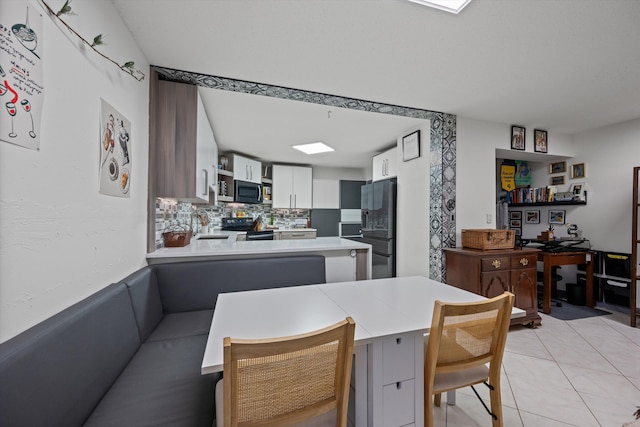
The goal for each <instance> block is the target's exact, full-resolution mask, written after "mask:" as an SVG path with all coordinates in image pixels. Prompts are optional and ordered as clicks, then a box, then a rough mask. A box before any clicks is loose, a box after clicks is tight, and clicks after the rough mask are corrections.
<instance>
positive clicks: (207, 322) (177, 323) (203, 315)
mask: <svg viewBox="0 0 640 427" xmlns="http://www.w3.org/2000/svg"><path fill="white" fill-rule="evenodd" d="M212 318H213V310H200V311H187V312H185V313H170V314H167V315H166V316H164V318H163V319H162V321H161V322H160V324H159V325H158V327H157V328H156V329H155V330H154V331H153V332H152V333H151V335H149V338H147V341H146V342H151V341H161V340H168V339H175V338H181V337H190V336H194V335H208V334H209V330H210V329H211V319H212Z"/></svg>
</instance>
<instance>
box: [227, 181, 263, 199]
mask: <svg viewBox="0 0 640 427" xmlns="http://www.w3.org/2000/svg"><path fill="white" fill-rule="evenodd" d="M233 184H234V187H235V190H234V195H233V201H234V202H236V203H253V204H256V203H262V185H261V184H256V183H255V182H247V181H234V182H233Z"/></svg>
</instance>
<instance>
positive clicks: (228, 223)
mask: <svg viewBox="0 0 640 427" xmlns="http://www.w3.org/2000/svg"><path fill="white" fill-rule="evenodd" d="M254 225H255V221H254V219H253V218H222V229H223V230H227V231H246V232H247V240H273V230H263V231H254V230H253V228H254Z"/></svg>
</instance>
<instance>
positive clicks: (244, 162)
mask: <svg viewBox="0 0 640 427" xmlns="http://www.w3.org/2000/svg"><path fill="white" fill-rule="evenodd" d="M232 161H233V179H235V180H238V181H248V182H254V183H256V184H261V183H262V176H261V170H260V169H261V168H262V163H260V162H259V161H257V160H253V159H249V158H247V157H243V156H239V155H237V154H234V155H233V159H232Z"/></svg>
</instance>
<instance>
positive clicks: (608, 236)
mask: <svg viewBox="0 0 640 427" xmlns="http://www.w3.org/2000/svg"><path fill="white" fill-rule="evenodd" d="M457 123H458V129H457V150H458V157H457V182H456V191H457V197H456V203H457V206H456V214H457V223H456V230H457V233H458V242H459V241H460V240H459V238H460V235H459V233H460V230H461V229H463V228H494V227H495V215H494V216H493V217H492V220H493V221H492V223H491V224H488V223H487V222H486V214H487V213H495V200H496V179H497V178H496V162H495V159H496V153H495V150H496V149H501V150H508V149H509V138H508V135H509V133H510V125H506V124H499V123H489V122H483V121H478V120H472V119H468V118H464V117H458V119H457ZM532 133H533V130H532V129H527V137H526V140H527V151H526V153H525V154H524V157H525V158H528V159H529V164H530V166H531V168H532V173H533V181H532V186H534V187H538V186H540V187H542V186H546V185H549V183H550V181H549V180H550V177H551V175H550V174H549V173H548V168H549V162H551V161H557V160H558V159H557V158H556V157H554V156H563V157H567V156H568V157H567V158H566V162H567V172H566V173H565V176H566V184H565V186H564V187H560V188H559V189H560V190H567V191H568V190H569V188H570V186H571V184H573V183H576V182H584V183H585V188H586V189H587V191H588V204H587V206H562V207H558V208H559V209H564V210H566V211H567V216H566V221H567V222H568V223H575V224H578V226H579V229H580V230H582V233H583V235H584V236H585V237H587V238H588V239H590V241H591V244H592V247H593V248H594V249H598V250H608V251H616V252H630V251H631V234H630V232H631V212H632V209H631V197H632V174H633V167H634V166H640V119H637V120H633V121H629V122H625V123H620V124H617V125H613V126H608V127H603V128H600V129H596V130H593V131H589V132H584V133H581V134H578V135H573V136H568V135H562V134H553V133H549V138H548V141H549V153H548V154H547V155H545V154H539V153H535V154H534V153H533V152H532V151H533V144H532V141H533V135H532ZM501 153H504V151H502V152H501ZM522 155H523V154H522V153H521V152H515V151H514V152H513V157H514V158H517V157H518V156H522ZM531 159H534V160H531ZM583 162H584V163H585V164H586V178H584V179H571V174H570V168H571V165H572V164H574V163H583ZM531 209H535V210H540V218H541V224H540V225H529V226H527V225H524V226H523V235H524V236H525V237H535V235H537V234H538V233H539V231H541V230H542V229H544V228H545V227H546V222H547V217H548V211H549V209H550V208H547V207H532V208H531ZM518 210H521V211H523V212H524V211H525V210H529V209H527V208H518ZM556 234H558V235H560V236H565V235H566V229H565V227H556Z"/></svg>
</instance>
